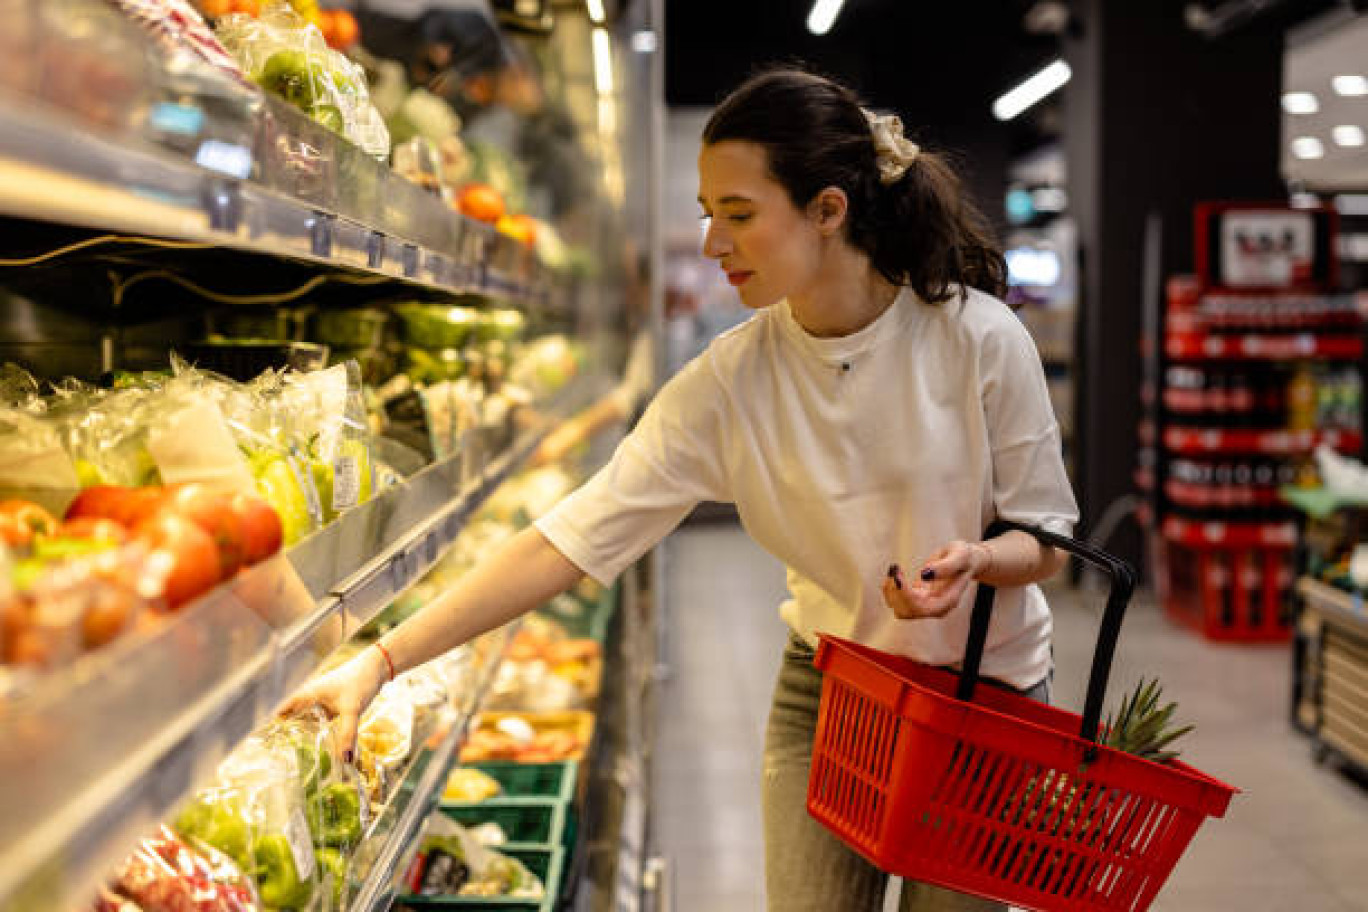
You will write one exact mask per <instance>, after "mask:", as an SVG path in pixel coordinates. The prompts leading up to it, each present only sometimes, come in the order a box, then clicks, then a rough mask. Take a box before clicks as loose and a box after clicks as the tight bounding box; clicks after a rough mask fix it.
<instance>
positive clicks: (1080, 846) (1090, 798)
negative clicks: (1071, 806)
mask: <svg viewBox="0 0 1368 912" xmlns="http://www.w3.org/2000/svg"><path fill="white" fill-rule="evenodd" d="M1103 788H1104V787H1103V786H1101V785H1099V784H1098V783H1097V782H1093V781H1086V782H1084V783H1083V784H1082V785H1081V786H1080V787H1079V790H1078V799H1077V803H1076V810H1075V812H1074V813H1075V815H1076V816H1075V820H1074V823H1073V824H1072V826H1073V831H1072V833H1071V834H1070V835H1071V836H1072V837H1073V838H1072V840H1071V841H1072V843H1073V854H1072V856H1071V857H1070V858H1069V860H1068V861H1067V862H1066V863H1065V864H1062V865H1060V866H1059V871H1058V874H1057V876H1056V877H1055V878H1054V879H1053V880H1052V881H1047V882H1046V883H1045V884H1044V886H1043V889H1044V891H1045V892H1046V893H1049V894H1050V895H1052V896H1060V897H1064V898H1072V897H1076V896H1077V895H1078V894H1079V890H1080V887H1079V885H1080V883H1081V882H1084V881H1086V878H1087V875H1084V873H1083V872H1084V869H1085V868H1087V869H1088V870H1089V874H1091V872H1092V871H1094V870H1096V868H1097V865H1098V863H1099V859H1100V858H1101V856H1100V855H1099V854H1098V852H1097V851H1096V849H1094V848H1093V847H1092V845H1091V844H1090V840H1091V841H1095V836H1096V832H1097V827H1100V826H1101V823H1100V822H1099V821H1098V819H1097V818H1100V817H1102V816H1104V815H1105V814H1106V810H1105V809H1104V808H1103V807H1102V806H1101V803H1102V802H1101V797H1102V796H1103V795H1105V792H1104V791H1103Z"/></svg>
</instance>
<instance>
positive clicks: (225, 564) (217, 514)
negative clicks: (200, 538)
mask: <svg viewBox="0 0 1368 912" xmlns="http://www.w3.org/2000/svg"><path fill="white" fill-rule="evenodd" d="M162 509H163V510H165V511H168V512H171V513H176V514H178V515H180V516H184V517H185V518H186V519H188V520H190V521H191V522H193V523H194V524H195V525H197V526H199V527H200V528H201V529H203V530H204V531H205V532H208V533H209V534H210V536H212V537H213V539H214V545H215V546H216V547H217V548H218V552H219V569H220V571H221V572H222V573H223V577H224V578H225V579H226V578H228V577H230V576H232V575H233V574H235V573H237V572H238V570H239V569H241V568H242V565H243V563H244V556H245V552H246V546H245V544H244V539H245V538H246V533H245V531H244V523H243V521H242V516H241V515H239V514H238V512H237V510H235V509H234V508H233V495H231V494H225V493H224V492H223V491H220V490H218V489H216V488H212V487H210V486H209V485H207V484H200V483H192V484H184V485H176V486H175V487H173V488H170V489H169V493H168V494H167V496H166V499H165V500H164V501H163V502H162Z"/></svg>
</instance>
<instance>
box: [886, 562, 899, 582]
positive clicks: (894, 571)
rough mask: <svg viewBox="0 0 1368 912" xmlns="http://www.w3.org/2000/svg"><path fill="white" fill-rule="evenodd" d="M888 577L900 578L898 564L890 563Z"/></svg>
mask: <svg viewBox="0 0 1368 912" xmlns="http://www.w3.org/2000/svg"><path fill="white" fill-rule="evenodd" d="M888 578H889V579H897V578H898V565H897V564H889V565H888Z"/></svg>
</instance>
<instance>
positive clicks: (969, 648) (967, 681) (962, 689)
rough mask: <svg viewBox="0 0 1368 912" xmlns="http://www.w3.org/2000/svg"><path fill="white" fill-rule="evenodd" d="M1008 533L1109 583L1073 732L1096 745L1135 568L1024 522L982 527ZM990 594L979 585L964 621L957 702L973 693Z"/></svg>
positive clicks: (994, 532) (991, 535)
mask: <svg viewBox="0 0 1368 912" xmlns="http://www.w3.org/2000/svg"><path fill="white" fill-rule="evenodd" d="M1012 529H1015V530H1018V531H1020V532H1025V533H1027V534H1028V535H1031V536H1034V537H1035V538H1036V539H1037V540H1039V541H1040V542H1041V543H1043V544H1046V545H1050V546H1051V547H1054V548H1059V549H1061V550H1063V551H1067V552H1069V553H1070V554H1073V555H1075V556H1077V557H1080V558H1082V559H1083V560H1085V561H1087V562H1088V563H1090V564H1094V565H1096V566H1097V567H1099V568H1101V569H1102V570H1104V571H1105V572H1106V574H1107V576H1108V577H1110V578H1111V590H1110V591H1109V592H1108V593H1107V610H1106V613H1105V614H1103V616H1102V628H1101V630H1099V631H1098V634H1097V651H1096V652H1094V653H1093V663H1092V674H1091V675H1090V676H1089V678H1088V696H1087V700H1086V702H1085V704H1084V707H1083V727H1082V729H1081V730H1080V731H1079V737H1081V738H1082V739H1083V740H1084V741H1096V740H1097V728H1098V723H1099V722H1100V721H1101V720H1102V701H1103V700H1104V699H1105V697H1106V694H1107V678H1108V677H1109V676H1110V675H1111V665H1112V658H1113V657H1114V656H1115V654H1116V640H1117V638H1118V637H1119V636H1120V635H1121V621H1122V619H1123V618H1124V617H1125V614H1126V605H1127V604H1128V603H1129V602H1130V597H1131V593H1133V592H1134V591H1135V580H1136V577H1135V569H1134V568H1133V567H1131V565H1130V564H1128V563H1127V562H1126V561H1123V560H1121V559H1120V558H1117V557H1113V556H1112V555H1110V554H1108V553H1106V552H1105V551H1103V550H1101V549H1100V548H1094V547H1093V546H1092V545H1089V544H1086V543H1084V542H1080V541H1077V540H1075V539H1072V538H1069V537H1068V536H1065V535H1058V534H1056V533H1054V532H1049V531H1046V530H1045V529H1041V528H1038V527H1036V526H1029V525H1026V524H1025V523H1019V522H1012V521H1010V520H1005V519H999V520H995V521H994V522H993V523H992V524H991V525H989V526H988V530H987V531H986V532H985V533H984V538H996V537H997V536H999V535H1001V534H1002V533H1004V532H1007V531H1009V530H1012ZM996 592H997V590H996V588H995V587H993V586H989V585H987V584H986V583H979V587H978V594H977V595H976V596H975V598H974V613H973V615H972V617H971V618H970V621H969V641H968V644H967V645H966V646H965V650H964V668H963V670H962V671H961V672H960V680H959V689H958V691H956V693H955V696H956V698H957V699H960V700H964V701H965V702H969V701H972V700H973V699H974V688H975V687H976V686H977V685H978V680H979V666H980V665H981V664H982V662H983V647H984V644H985V643H986V642H987V640H988V622H989V620H990V619H991V618H992V614H993V597H994V595H995V594H996ZM1092 759H1093V756H1091V751H1090V756H1089V757H1088V760H1089V761H1090V762H1091V760H1092Z"/></svg>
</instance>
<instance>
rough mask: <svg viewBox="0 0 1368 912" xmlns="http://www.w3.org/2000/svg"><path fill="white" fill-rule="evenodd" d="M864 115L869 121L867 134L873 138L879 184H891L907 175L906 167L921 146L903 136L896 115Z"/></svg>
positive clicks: (915, 158) (914, 158) (914, 157)
mask: <svg viewBox="0 0 1368 912" xmlns="http://www.w3.org/2000/svg"><path fill="white" fill-rule="evenodd" d="M862 110H864V109H862ZM864 115H865V119H866V120H868V121H869V132H870V133H872V134H873V136H874V154H875V156H876V158H877V161H878V164H879V183H881V184H891V183H893V182H894V181H896V180H898V179H899V178H901V177H902V176H903V175H904V174H905V173H907V169H908V167H909V166H910V165H911V164H912V163H913V162H914V161H916V160H917V156H918V155H920V154H921V146H918V145H917V144H916V143H914V142H913V141H912V140H910V139H908V138H907V137H906V136H904V135H903V125H902V120H901V119H900V118H899V117H898V116H897V115H896V114H875V113H874V112H873V111H869V110H865V112H864Z"/></svg>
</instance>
